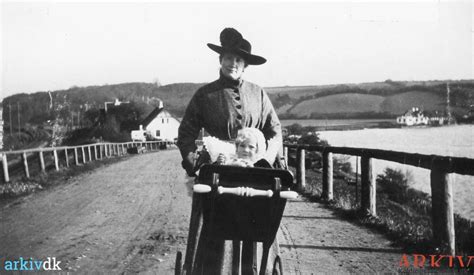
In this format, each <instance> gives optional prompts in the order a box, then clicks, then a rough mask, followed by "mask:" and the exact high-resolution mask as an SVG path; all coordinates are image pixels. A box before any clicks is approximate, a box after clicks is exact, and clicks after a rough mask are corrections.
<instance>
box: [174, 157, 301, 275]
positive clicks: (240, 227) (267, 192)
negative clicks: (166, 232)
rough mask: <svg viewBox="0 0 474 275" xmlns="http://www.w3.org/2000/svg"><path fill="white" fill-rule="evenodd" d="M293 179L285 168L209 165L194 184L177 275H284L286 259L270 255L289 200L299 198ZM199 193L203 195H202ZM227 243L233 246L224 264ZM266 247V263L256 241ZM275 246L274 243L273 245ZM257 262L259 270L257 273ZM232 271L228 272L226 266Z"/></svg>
mask: <svg viewBox="0 0 474 275" xmlns="http://www.w3.org/2000/svg"><path fill="white" fill-rule="evenodd" d="M292 188H293V176H292V174H291V172H289V171H288V170H285V169H270V168H253V167H252V168H249V167H234V166H223V165H204V166H202V167H201V169H200V173H199V176H198V178H197V179H196V184H195V186H194V191H195V193H194V195H193V205H192V210H191V220H190V227H189V234H188V243H187V248H186V256H185V259H184V266H182V265H181V260H182V259H181V254H180V253H178V255H177V261H176V274H216V273H226V274H227V273H231V274H266V273H268V269H267V266H272V267H273V268H272V270H271V272H272V273H273V274H281V273H282V270H281V267H282V266H281V261H280V258H279V255H278V246H277V245H276V249H272V250H274V251H276V253H271V251H270V250H271V248H272V244H274V243H275V237H276V234H277V231H278V228H279V225H280V221H281V218H282V216H283V211H284V209H285V204H286V198H295V197H296V193H295V192H293V191H291V189H292ZM197 192H200V193H197ZM224 242H227V243H229V242H231V243H232V255H231V256H230V258H231V260H227V261H226V260H225V259H224V255H222V253H223V251H224V250H223V249H222V247H223V245H224ZM257 242H259V243H261V244H262V250H261V253H260V254H261V259H256V258H257V249H256V247H257V246H256V243H257ZM273 246H274V247H273V248H275V245H273ZM257 261H258V262H259V263H260V270H259V271H258V272H257ZM225 265H227V266H226V269H225V270H228V271H230V272H224V271H223V270H224V269H223V268H222V267H224V266H225Z"/></svg>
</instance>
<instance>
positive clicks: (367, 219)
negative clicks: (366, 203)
mask: <svg viewBox="0 0 474 275" xmlns="http://www.w3.org/2000/svg"><path fill="white" fill-rule="evenodd" d="M393 171H394V170H392V172H393ZM395 172H396V171H395ZM334 174H335V180H334V200H333V201H330V202H329V203H328V207H329V208H331V209H333V210H335V211H336V213H337V214H338V215H339V216H341V217H342V218H344V219H347V220H350V221H351V222H355V223H357V224H360V225H364V226H367V227H369V228H372V229H375V230H377V231H378V232H381V233H382V234H385V235H386V236H388V237H389V238H390V239H391V240H392V241H393V242H394V243H395V244H397V245H399V246H402V247H403V248H404V250H405V251H406V253H409V254H425V255H432V254H443V249H442V248H439V247H435V246H433V244H432V236H433V232H432V220H431V215H432V214H431V198H430V196H429V195H427V194H425V193H423V192H420V191H417V190H414V189H411V188H409V186H408V184H407V181H406V179H403V178H397V177H396V176H395V177H394V175H393V173H392V175H390V172H389V174H387V171H386V173H385V174H384V175H379V176H378V178H377V199H376V209H377V216H376V217H372V216H367V215H365V214H364V213H361V212H360V211H359V210H358V209H359V207H360V199H357V197H359V196H360V179H359V183H358V185H355V184H354V183H353V182H352V183H351V184H348V181H346V180H345V179H344V178H342V177H339V176H338V174H339V171H335V173H334ZM388 178H391V179H392V180H393V179H395V180H396V181H402V182H398V183H395V182H390V180H388V181H387V179H388ZM384 180H385V181H384ZM403 181H404V182H403ZM321 184H322V175H321V173H320V172H318V171H317V170H307V171H306V190H305V195H306V196H307V197H309V198H310V199H312V200H314V201H318V202H322V200H321V192H322V185H321ZM356 191H357V192H356ZM357 193H358V194H357ZM455 231H456V232H455V234H456V255H463V256H465V257H466V259H467V256H469V255H474V228H473V227H472V221H470V220H467V219H465V218H463V217H460V216H459V215H457V214H455ZM470 271H471V272H472V271H474V268H473V264H472V263H471V266H470Z"/></svg>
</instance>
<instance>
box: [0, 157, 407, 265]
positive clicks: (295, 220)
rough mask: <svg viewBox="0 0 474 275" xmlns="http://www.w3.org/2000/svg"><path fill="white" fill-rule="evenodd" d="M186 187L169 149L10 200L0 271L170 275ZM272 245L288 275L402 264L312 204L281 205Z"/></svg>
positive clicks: (181, 244)
mask: <svg viewBox="0 0 474 275" xmlns="http://www.w3.org/2000/svg"><path fill="white" fill-rule="evenodd" d="M191 184H192V181H190V180H189V178H187V177H185V175H184V172H183V171H182V170H181V168H180V166H179V153H178V151H177V150H169V151H160V152H154V153H148V154H145V155H139V156H133V157H129V158H128V159H126V160H124V161H121V162H118V163H115V164H112V165H110V166H108V167H104V168H102V169H97V170H95V171H92V172H89V173H87V174H83V175H81V176H78V177H75V178H72V179H70V180H68V181H67V182H65V183H64V184H61V185H59V186H56V187H54V188H52V189H50V190H46V191H43V192H39V193H35V194H32V195H29V196H27V197H24V198H21V199H18V200H16V201H14V202H12V203H10V204H8V205H6V206H4V207H2V208H1V209H0V222H1V229H0V244H1V245H0V264H1V263H3V261H5V259H10V260H11V259H18V258H19V257H20V256H21V257H23V258H30V257H31V258H33V259H44V258H46V257H56V258H57V259H58V260H60V261H61V263H60V267H61V268H62V269H63V270H70V271H79V272H93V271H96V272H101V273H114V274H116V273H137V272H153V273H156V274H172V273H173V270H174V259H175V255H176V251H178V250H180V251H183V252H184V251H185V245H186V238H187V232H188V230H187V228H188V223H189V221H188V217H189V214H190V211H191V209H190V205H191V196H190V193H189V191H190V189H189V186H190V185H191ZM279 238H280V240H281V251H282V257H283V260H284V268H285V270H286V271H288V273H290V274H294V273H303V274H308V273H313V272H314V273H319V272H328V273H334V272H337V271H339V272H366V271H369V272H374V271H379V272H380V271H384V272H386V271H396V270H397V269H396V265H397V264H398V261H399V259H400V252H399V251H398V250H397V249H394V248H391V247H390V243H389V242H388V241H387V240H386V239H384V238H383V237H381V236H378V235H374V234H372V232H370V231H369V230H367V229H364V228H360V227H357V226H354V225H352V224H350V223H348V222H344V221H340V220H338V219H337V218H336V217H335V216H334V215H332V213H331V211H330V210H328V209H325V208H324V207H322V206H321V205H319V204H315V203H307V202H293V203H289V204H288V206H287V211H286V212H285V218H284V220H283V222H282V227H281V232H280V233H279ZM0 267H1V266H0Z"/></svg>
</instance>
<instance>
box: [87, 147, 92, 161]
mask: <svg viewBox="0 0 474 275" xmlns="http://www.w3.org/2000/svg"><path fill="white" fill-rule="evenodd" d="M87 153H88V154H89V162H91V161H92V154H91V146H90V145H89V146H87Z"/></svg>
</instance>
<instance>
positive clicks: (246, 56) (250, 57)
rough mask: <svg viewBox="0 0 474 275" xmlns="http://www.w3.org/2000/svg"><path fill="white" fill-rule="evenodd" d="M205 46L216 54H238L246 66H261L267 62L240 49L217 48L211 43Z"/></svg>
mask: <svg viewBox="0 0 474 275" xmlns="http://www.w3.org/2000/svg"><path fill="white" fill-rule="evenodd" d="M207 46H208V47H209V48H210V49H211V50H213V51H215V52H216V53H218V54H223V53H229V52H230V53H235V54H238V55H240V56H242V58H243V59H245V61H247V64H249V65H262V64H264V63H265V62H267V60H266V59H265V58H263V57H261V56H258V55H254V54H250V53H248V52H246V51H244V50H241V49H235V48H232V49H230V48H224V47H221V46H217V45H214V44H211V43H207Z"/></svg>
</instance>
